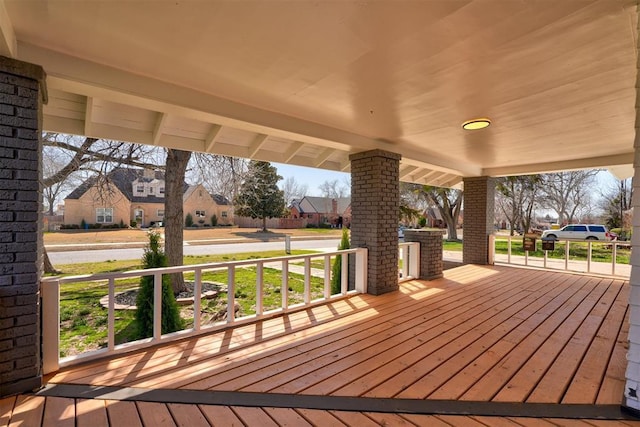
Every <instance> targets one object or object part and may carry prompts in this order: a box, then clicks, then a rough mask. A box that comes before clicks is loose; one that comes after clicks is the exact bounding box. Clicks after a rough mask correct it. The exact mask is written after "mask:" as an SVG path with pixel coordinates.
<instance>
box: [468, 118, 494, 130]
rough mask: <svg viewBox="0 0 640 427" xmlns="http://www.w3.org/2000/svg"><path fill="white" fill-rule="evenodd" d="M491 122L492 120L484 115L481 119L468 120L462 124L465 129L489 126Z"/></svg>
mask: <svg viewBox="0 0 640 427" xmlns="http://www.w3.org/2000/svg"><path fill="white" fill-rule="evenodd" d="M490 124H491V120H489V119H487V118H486V117H482V118H479V119H473V120H467V121H466V122H464V123H463V124H462V129H464V130H478V129H484V128H486V127H489V125H490Z"/></svg>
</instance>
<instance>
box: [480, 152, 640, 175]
mask: <svg viewBox="0 0 640 427" xmlns="http://www.w3.org/2000/svg"><path fill="white" fill-rule="evenodd" d="M626 165H633V152H630V153H623V154H615V155H612V156H601V157H591V158H586V159H575V160H561V161H557V162H545V163H529V164H523V165H515V166H506V167H502V168H486V169H483V171H482V175H483V176H515V175H534V174H538V173H551V172H560V171H569V170H579V169H598V168H608V167H610V166H626Z"/></svg>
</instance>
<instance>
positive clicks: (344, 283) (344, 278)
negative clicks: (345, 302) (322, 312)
mask: <svg viewBox="0 0 640 427" xmlns="http://www.w3.org/2000/svg"><path fill="white" fill-rule="evenodd" d="M340 256H341V257H342V261H341V262H342V264H341V267H342V268H341V269H340V292H341V293H342V295H346V294H347V291H348V290H349V254H342V255H340Z"/></svg>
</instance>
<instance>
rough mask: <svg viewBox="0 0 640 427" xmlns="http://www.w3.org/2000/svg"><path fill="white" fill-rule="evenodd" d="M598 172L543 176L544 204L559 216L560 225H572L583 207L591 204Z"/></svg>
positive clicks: (571, 172) (562, 173)
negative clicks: (591, 191) (592, 190)
mask: <svg viewBox="0 0 640 427" xmlns="http://www.w3.org/2000/svg"><path fill="white" fill-rule="evenodd" d="M597 173H598V171H597V170H581V171H569V172H558V173H548V174H544V175H541V180H542V181H541V184H542V187H541V188H542V194H543V197H542V204H543V206H544V207H546V208H548V209H553V210H554V211H556V213H557V214H558V222H559V223H560V224H564V223H571V222H573V221H574V220H575V217H576V214H577V213H578V212H579V210H580V208H581V206H585V205H588V204H589V202H590V190H591V188H592V186H593V183H594V180H595V176H596V174H597Z"/></svg>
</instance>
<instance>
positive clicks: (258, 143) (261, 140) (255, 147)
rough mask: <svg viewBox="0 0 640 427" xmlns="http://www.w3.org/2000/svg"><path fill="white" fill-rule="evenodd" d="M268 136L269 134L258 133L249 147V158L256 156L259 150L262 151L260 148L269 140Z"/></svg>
mask: <svg viewBox="0 0 640 427" xmlns="http://www.w3.org/2000/svg"><path fill="white" fill-rule="evenodd" d="M268 138H269V135H265V134H263V133H260V134H258V135H257V136H256V137H255V138H254V139H253V142H252V143H251V145H250V146H249V148H248V149H247V158H248V159H253V158H254V157H255V156H256V154H258V151H260V148H262V146H263V145H264V144H265V142H267V139H268Z"/></svg>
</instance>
